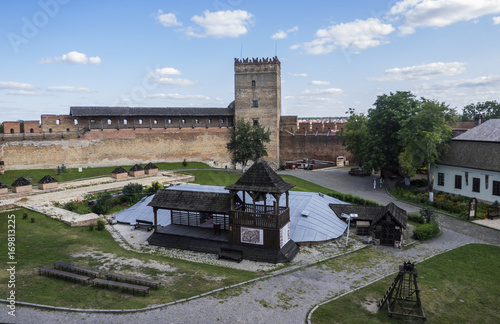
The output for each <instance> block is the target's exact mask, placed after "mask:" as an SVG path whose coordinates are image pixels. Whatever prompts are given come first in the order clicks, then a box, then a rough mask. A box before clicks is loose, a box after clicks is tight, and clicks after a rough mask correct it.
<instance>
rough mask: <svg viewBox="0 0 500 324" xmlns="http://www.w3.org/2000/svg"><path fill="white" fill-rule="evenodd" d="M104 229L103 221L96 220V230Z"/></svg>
mask: <svg viewBox="0 0 500 324" xmlns="http://www.w3.org/2000/svg"><path fill="white" fill-rule="evenodd" d="M105 227H106V224H104V221H103V220H102V219H98V220H97V228H96V229H97V230H98V231H102V230H104V228H105Z"/></svg>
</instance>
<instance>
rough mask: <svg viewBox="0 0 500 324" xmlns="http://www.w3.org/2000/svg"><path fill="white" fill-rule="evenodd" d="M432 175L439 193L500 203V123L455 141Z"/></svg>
mask: <svg viewBox="0 0 500 324" xmlns="http://www.w3.org/2000/svg"><path fill="white" fill-rule="evenodd" d="M431 174H432V175H433V177H434V189H435V190H439V191H443V192H448V193H452V194H457V195H462V196H467V197H475V198H477V199H480V200H484V201H488V202H494V201H495V200H498V201H500V119H490V120H488V121H486V122H484V123H483V124H480V125H478V126H476V127H474V128H473V129H471V130H469V131H467V132H465V133H463V134H461V135H459V136H457V137H455V138H454V139H452V140H451V142H450V148H449V150H448V151H447V152H446V154H444V155H442V156H441V158H440V160H439V162H438V163H437V164H436V165H435V166H433V167H432V168H431Z"/></svg>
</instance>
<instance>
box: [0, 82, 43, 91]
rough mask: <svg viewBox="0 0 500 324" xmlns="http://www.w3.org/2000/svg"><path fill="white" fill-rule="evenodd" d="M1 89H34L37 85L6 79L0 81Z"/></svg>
mask: <svg viewBox="0 0 500 324" xmlns="http://www.w3.org/2000/svg"><path fill="white" fill-rule="evenodd" d="M0 89H13V90H33V89H35V87H34V86H33V85H31V84H29V83H21V82H13V81H6V82H0Z"/></svg>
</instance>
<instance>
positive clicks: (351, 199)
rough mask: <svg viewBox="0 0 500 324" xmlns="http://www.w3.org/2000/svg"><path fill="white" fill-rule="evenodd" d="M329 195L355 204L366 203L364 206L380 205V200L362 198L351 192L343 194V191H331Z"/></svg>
mask: <svg viewBox="0 0 500 324" xmlns="http://www.w3.org/2000/svg"><path fill="white" fill-rule="evenodd" d="M328 196H330V197H333V198H337V199H338V200H342V201H344V202H347V203H350V204H353V205H364V206H380V204H379V203H378V202H375V201H373V200H368V199H364V198H361V197H359V196H354V195H351V194H343V193H341V192H330V193H328Z"/></svg>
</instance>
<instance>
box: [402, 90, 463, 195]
mask: <svg viewBox="0 0 500 324" xmlns="http://www.w3.org/2000/svg"><path fill="white" fill-rule="evenodd" d="M455 118H456V114H455V112H454V111H453V110H452V109H450V108H449V107H448V106H447V105H446V104H444V103H440V102H437V101H433V100H427V99H424V98H422V100H421V103H420V105H419V107H418V108H417V112H416V113H415V114H414V115H412V116H410V117H409V118H407V119H406V120H404V122H403V124H402V128H401V130H400V131H399V138H400V140H401V144H402V145H403V151H402V152H401V153H400V154H399V157H398V158H399V164H400V166H401V168H402V170H403V172H404V173H405V174H406V175H407V176H408V177H412V176H414V175H415V171H416V169H418V168H421V167H427V170H430V167H431V164H434V163H435V162H436V161H437V159H438V158H439V156H440V155H441V154H443V153H444V152H445V151H446V150H447V148H448V142H449V140H450V139H451V137H452V128H451V126H449V125H450V123H451V122H453V120H454V119H455ZM427 180H428V184H429V188H430V185H431V174H430V172H428V173H427Z"/></svg>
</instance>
